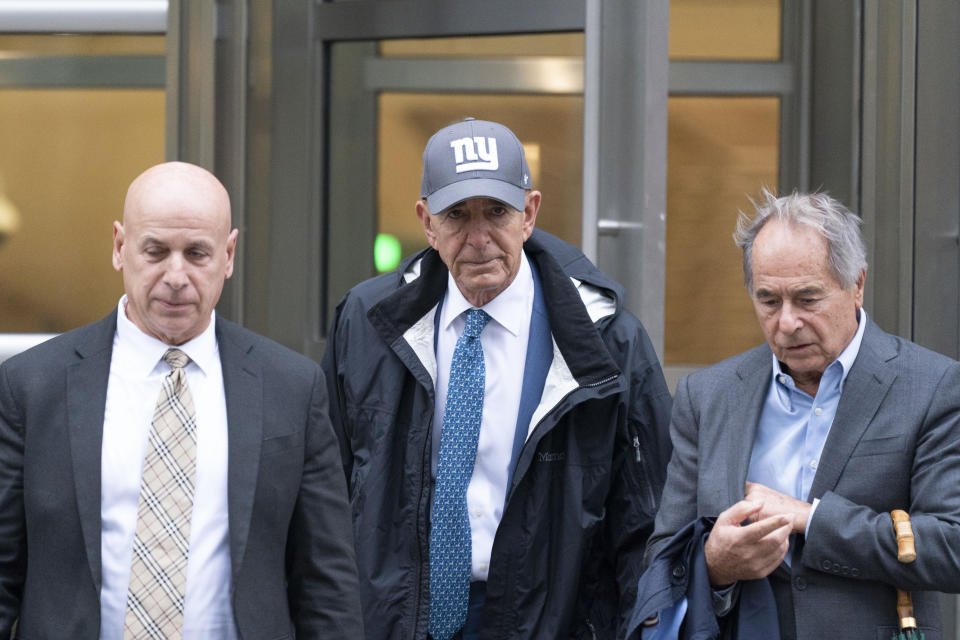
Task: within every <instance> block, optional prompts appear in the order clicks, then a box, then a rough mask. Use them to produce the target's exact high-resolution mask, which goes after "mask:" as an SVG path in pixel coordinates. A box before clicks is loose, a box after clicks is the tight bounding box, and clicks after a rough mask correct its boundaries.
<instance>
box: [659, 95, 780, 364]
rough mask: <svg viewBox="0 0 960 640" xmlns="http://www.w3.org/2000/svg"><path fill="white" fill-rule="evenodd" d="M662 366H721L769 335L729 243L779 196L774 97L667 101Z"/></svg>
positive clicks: (734, 247) (777, 123)
mask: <svg viewBox="0 0 960 640" xmlns="http://www.w3.org/2000/svg"><path fill="white" fill-rule="evenodd" d="M668 110H669V116H668V137H667V145H668V148H667V156H668V161H667V276H666V309H665V318H664V320H665V339H664V361H665V364H668V365H698V364H699V365H702V364H710V363H713V362H718V361H720V360H722V359H724V358H727V357H729V356H732V355H734V354H736V353H739V352H741V351H745V350H747V349H749V348H751V347H754V346H756V345H758V344H760V343H761V342H762V341H763V335H762V334H761V333H760V329H759V325H758V324H757V320H756V317H755V316H754V313H753V306H752V305H751V303H750V299H749V298H748V296H747V293H746V290H745V289H744V287H743V270H742V268H741V266H740V264H741V262H740V261H741V257H740V251H739V250H738V249H737V247H736V246H735V245H734V244H733V239H732V235H733V231H734V228H735V226H736V220H737V212H738V211H739V210H743V211H745V212H748V213H749V212H751V211H752V210H753V207H752V205H751V203H750V198H751V197H753V198H756V197H757V195H758V194H759V192H760V189H761V187H763V186H766V187H767V188H768V189H771V190H776V187H777V170H778V144H779V110H780V104H779V99H777V98H767V97H760V98H735V97H717V98H713V97H711V98H697V97H689V98H687V97H683V98H680V97H677V98H670V100H669V103H668Z"/></svg>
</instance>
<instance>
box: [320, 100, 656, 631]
mask: <svg viewBox="0 0 960 640" xmlns="http://www.w3.org/2000/svg"><path fill="white" fill-rule="evenodd" d="M421 193H422V196H423V199H421V200H419V201H417V203H416V212H417V216H418V217H419V219H420V222H421V223H422V224H423V229H424V233H425V235H426V237H427V240H428V242H429V243H430V248H428V249H426V250H424V251H421V252H420V253H417V254H416V255H414V256H412V257H411V258H409V259H407V260H406V261H405V262H404V263H402V264H401V265H400V267H399V269H398V270H397V271H395V272H393V273H389V274H386V275H382V276H380V277H377V278H374V279H372V280H368V281H367V282H364V283H362V284H360V285H358V286H357V287H355V288H354V289H353V290H352V291H350V293H349V294H348V295H347V296H346V297H345V298H344V300H343V301H342V302H341V303H340V306H339V307H338V309H337V317H336V319H335V320H334V323H333V326H332V328H331V330H330V337H329V341H328V347H327V353H326V356H325V359H324V369H325V371H326V372H327V375H328V378H327V380H328V383H329V384H330V393H331V413H332V419H333V423H334V426H335V428H336V429H337V430H338V432H339V437H340V444H341V453H342V456H343V463H344V469H345V472H346V474H347V478H348V480H349V484H350V493H351V500H352V503H353V515H354V530H355V532H356V536H357V537H356V544H357V554H358V565H359V569H360V574H361V591H362V599H363V607H364V619H365V627H366V633H367V638H370V639H386V638H392V639H401V638H403V639H408V638H409V639H412V638H417V639H421V638H426V637H427V636H428V634H429V635H430V636H432V637H433V638H435V640H446V639H447V638H450V637H463V638H475V637H482V638H489V639H494V638H496V639H498V640H499V639H503V638H544V639H550V640H554V639H556V638H568V637H594V638H613V637H614V636H615V634H616V630H617V628H618V626H622V625H623V624H625V617H626V616H627V615H629V613H630V609H631V606H632V603H633V599H634V595H635V592H636V585H637V579H638V577H639V575H640V573H641V569H642V555H643V546H644V544H645V542H646V539H647V536H648V535H649V534H650V531H651V530H652V526H653V514H654V513H655V511H656V504H657V498H658V496H659V494H660V490H661V487H662V482H663V477H664V473H665V467H666V461H667V459H668V457H669V443H668V439H667V435H666V423H667V418H668V414H669V409H670V395H669V392H668V391H667V387H666V384H665V382H664V379H663V374H662V373H661V370H660V365H659V363H658V362H657V358H656V354H655V353H654V351H653V349H652V347H651V345H650V341H649V340H648V338H647V335H646V333H645V332H644V330H643V327H641V326H640V323H639V321H638V320H637V319H636V318H635V317H634V316H632V315H631V314H630V313H629V312H627V311H625V310H624V309H623V306H622V305H623V300H622V295H623V292H622V289H621V287H620V285H618V284H617V283H615V282H613V281H612V280H610V279H609V278H607V277H606V276H604V275H603V274H602V273H600V272H599V271H598V270H597V269H596V267H594V266H593V265H592V264H591V263H590V262H589V261H588V260H587V259H586V258H585V257H584V256H583V254H582V253H581V252H580V251H579V250H578V249H576V248H574V247H572V246H570V245H569V244H566V243H565V242H562V241H561V240H558V239H557V238H554V237H553V236H550V235H548V234H546V233H543V232H541V231H535V230H534V224H535V222H536V218H537V213H538V211H539V208H540V199H541V196H540V192H539V191H534V190H532V187H531V180H530V173H529V169H528V168H527V163H526V160H525V158H524V153H523V147H522V146H521V144H520V142H519V140H517V138H516V136H514V135H513V133H512V132H511V131H510V130H509V129H507V128H506V127H504V126H503V125H500V124H497V123H494V122H485V121H481V120H473V119H469V120H466V121H463V122H459V123H457V124H454V125H451V126H449V127H446V128H444V129H441V130H440V131H438V132H437V133H436V134H435V135H434V136H433V137H432V138H431V139H430V141H429V142H428V143H427V147H426V150H425V152H424V156H423V184H422V191H421Z"/></svg>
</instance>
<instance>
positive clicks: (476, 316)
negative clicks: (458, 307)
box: [463, 309, 490, 338]
mask: <svg viewBox="0 0 960 640" xmlns="http://www.w3.org/2000/svg"><path fill="white" fill-rule="evenodd" d="M488 322H490V316H489V315H487V312H486V311H484V310H482V309H470V311H467V324H466V326H465V327H464V328H463V334H464V335H466V336H469V337H471V338H477V337H479V336H480V332H481V331H483V328H484V327H485V326H487V323H488Z"/></svg>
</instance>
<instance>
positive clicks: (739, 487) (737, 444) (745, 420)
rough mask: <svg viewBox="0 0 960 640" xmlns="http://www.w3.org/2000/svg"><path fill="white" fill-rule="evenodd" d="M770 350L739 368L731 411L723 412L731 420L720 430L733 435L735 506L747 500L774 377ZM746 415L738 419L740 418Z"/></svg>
mask: <svg viewBox="0 0 960 640" xmlns="http://www.w3.org/2000/svg"><path fill="white" fill-rule="evenodd" d="M771 358H772V356H771V355H770V349H769V348H768V347H767V346H766V345H761V346H759V347H757V348H755V349H753V350H751V351H749V352H748V353H747V356H746V358H745V359H744V361H743V363H741V365H740V366H739V367H738V368H737V380H736V382H735V384H734V385H732V386H731V387H730V388H729V389H728V390H727V401H726V402H727V409H728V410H727V411H725V412H722V415H721V417H720V419H721V420H727V421H728V422H727V423H726V424H723V425H720V428H721V429H723V430H724V431H726V432H727V433H729V434H730V437H729V438H728V440H727V442H728V446H729V450H728V451H727V456H728V457H727V460H728V464H727V469H728V470H729V471H728V473H727V474H726V475H727V482H728V486H727V491H728V493H729V497H730V501H729V503H728V504H733V503H735V502H738V501H740V500H742V499H743V494H744V488H745V485H746V482H747V471H748V470H749V468H750V453H751V452H752V451H753V440H754V438H755V437H756V435H757V425H758V424H759V422H760V412H761V411H762V410H763V402H764V399H765V398H766V396H767V389H769V387H770V376H771V375H773V360H772V359H771ZM738 415H742V416H743V417H742V418H740V419H738V418H737V417H736V416H738Z"/></svg>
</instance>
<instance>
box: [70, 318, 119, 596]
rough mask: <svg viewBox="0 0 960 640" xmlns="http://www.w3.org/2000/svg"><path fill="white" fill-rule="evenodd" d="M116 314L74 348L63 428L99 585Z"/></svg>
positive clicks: (86, 544) (89, 554) (82, 524)
mask: <svg viewBox="0 0 960 640" xmlns="http://www.w3.org/2000/svg"><path fill="white" fill-rule="evenodd" d="M116 327H117V317H116V312H114V313H112V314H110V315H109V316H107V317H106V318H104V319H103V320H101V321H100V322H98V323H96V324H94V325H91V327H90V333H89V334H88V335H85V336H81V338H80V340H79V341H78V344H77V346H76V353H77V355H78V356H79V358H80V360H79V361H78V362H75V363H73V364H71V365H69V366H68V367H67V369H66V377H67V380H66V397H67V428H68V430H69V440H70V455H71V458H72V459H73V480H74V482H73V484H74V491H75V492H76V496H77V511H78V512H79V516H80V528H81V530H82V531H83V543H84V547H85V548H86V552H87V559H88V561H89V562H90V573H91V574H92V575H93V582H94V584H95V585H96V586H97V588H98V589H99V588H100V584H101V580H102V573H101V564H100V563H101V560H100V529H101V522H100V482H101V460H102V443H103V420H104V411H105V408H106V404H107V383H108V381H109V379H110V358H111V356H112V354H113V336H114V333H115V332H116Z"/></svg>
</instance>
